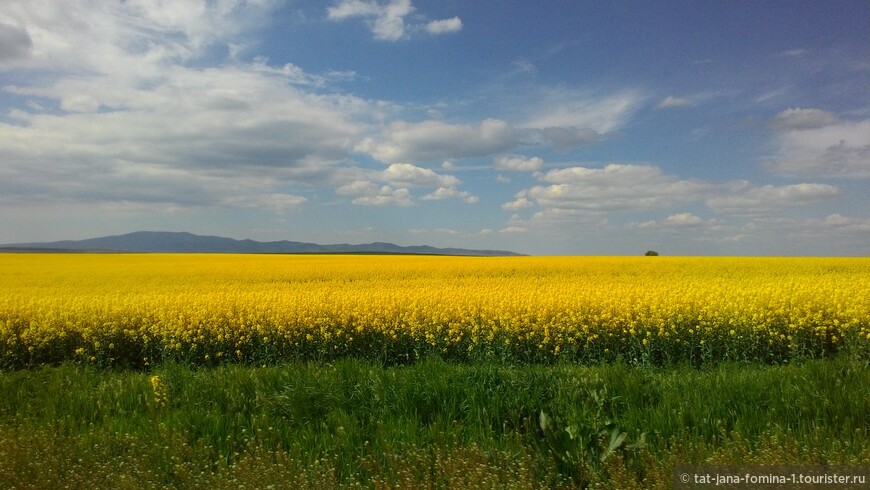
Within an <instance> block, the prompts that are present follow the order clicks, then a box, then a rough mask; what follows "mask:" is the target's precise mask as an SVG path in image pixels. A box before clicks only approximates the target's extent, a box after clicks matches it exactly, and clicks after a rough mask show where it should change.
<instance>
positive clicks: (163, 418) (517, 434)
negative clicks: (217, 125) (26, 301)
mask: <svg viewBox="0 0 870 490" xmlns="http://www.w3.org/2000/svg"><path fill="white" fill-rule="evenodd" d="M155 379H156V381H155ZM866 413H870V370H868V369H867V367H866V365H865V364H864V363H862V362H859V361H857V360H855V359H854V358H851V357H845V356H843V357H837V358H833V359H828V360H816V361H810V362H806V363H803V364H790V365H786V366H763V365H743V364H722V365H718V366H715V367H707V368H705V369H702V370H697V369H692V368H690V367H678V368H668V369H659V368H644V369H640V368H633V367H629V366H626V365H622V364H618V363H617V364H605V365H601V366H595V367H588V366H576V365H567V364H561V365H555V366H517V367H512V366H505V365H496V364H450V363H447V362H444V361H442V360H439V359H428V360H425V361H423V362H421V363H418V364H414V365H409V366H398V367H383V366H381V365H378V364H373V363H367V362H362V361H354V360H343V361H339V362H336V363H334V364H301V363H300V364H289V365H285V366H270V367H266V368H252V367H243V366H238V365H227V366H220V367H217V368H211V369H202V368H200V369H193V368H190V367H186V366H183V365H174V364H166V365H163V366H161V367H160V368H158V369H155V370H154V371H152V372H150V373H141V372H135V371H101V370H98V369H95V368H92V367H84V366H77V365H63V366H60V367H43V368H39V369H36V370H31V371H13V372H0V487H3V488H53V487H57V486H63V485H66V484H73V483H76V482H78V483H80V485H79V486H92V485H97V486H103V483H104V484H105V486H112V487H119V488H163V487H173V488H191V487H193V488H209V487H210V488H227V487H233V488H236V487H241V486H245V487H249V488H250V487H253V488H265V487H268V486H269V485H277V486H278V487H281V486H294V487H298V488H324V487H326V488H334V487H340V486H346V487H353V486H354V485H363V486H376V487H394V488H395V487H400V488H402V487H419V486H424V487H425V486H435V487H447V488H511V485H513V488H540V487H542V486H543V487H566V486H567V487H572V486H578V487H582V486H584V485H589V486H595V485H596V484H598V485H602V484H603V485H605V486H610V487H619V488H656V487H659V488H669V486H670V467H671V466H672V465H673V464H675V463H681V464H695V463H700V462H710V461H716V462H721V463H728V462H732V463H733V462H744V463H747V464H748V463H749V462H755V463H757V464H797V463H800V464H813V463H820V464H821V463H825V464H858V463H861V464H868V463H870V419H868V418H867V417H866V416H864V415H863V414H866ZM88 482H92V485H89V484H88ZM101 482H102V483H101ZM111 482H115V483H111ZM125 482H126V483H125ZM511 482H513V483H511ZM602 482H605V483H602ZM606 482H610V483H606ZM613 482H618V483H613Z"/></svg>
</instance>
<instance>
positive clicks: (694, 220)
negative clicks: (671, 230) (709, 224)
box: [663, 213, 704, 226]
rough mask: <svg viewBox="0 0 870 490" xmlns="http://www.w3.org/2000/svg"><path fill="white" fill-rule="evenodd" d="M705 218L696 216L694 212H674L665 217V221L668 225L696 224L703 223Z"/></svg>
mask: <svg viewBox="0 0 870 490" xmlns="http://www.w3.org/2000/svg"><path fill="white" fill-rule="evenodd" d="M703 222H704V220H702V219H701V218H699V217H697V216H695V215H694V214H692V213H677V214H672V215H670V216H668V217H667V218H665V219H664V221H663V223H664V224H665V225H667V226H695V225H700V224H701V223H703Z"/></svg>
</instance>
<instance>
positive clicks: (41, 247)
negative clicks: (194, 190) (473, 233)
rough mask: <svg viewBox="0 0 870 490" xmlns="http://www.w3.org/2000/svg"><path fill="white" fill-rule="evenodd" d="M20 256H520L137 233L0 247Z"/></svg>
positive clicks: (419, 247)
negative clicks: (205, 254) (314, 254)
mask: <svg viewBox="0 0 870 490" xmlns="http://www.w3.org/2000/svg"><path fill="white" fill-rule="evenodd" d="M3 250H6V251H20V252H155V253H375V254H428V255H482V256H499V255H521V254H518V253H515V252H509V251H505V250H469V249H464V248H436V247H431V246H429V245H416V246H410V247H403V246H400V245H396V244H393V243H383V242H374V243H364V244H360V245H350V244H346V243H342V244H335V245H318V244H316V243H305V242H291V241H288V240H281V241H276V242H258V241H255V240H235V239H232V238H225V237H219V236H202V235H194V234H193V233H186V232H165V231H137V232H134V233H127V234H126V235H113V236H104V237H99V238H90V239H87V240H63V241H59V242H43V243H13V244H7V245H0V251H3Z"/></svg>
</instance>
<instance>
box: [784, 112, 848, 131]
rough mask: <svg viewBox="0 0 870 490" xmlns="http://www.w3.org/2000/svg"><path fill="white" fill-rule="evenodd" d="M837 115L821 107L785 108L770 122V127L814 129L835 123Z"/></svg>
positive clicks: (786, 129)
mask: <svg viewBox="0 0 870 490" xmlns="http://www.w3.org/2000/svg"><path fill="white" fill-rule="evenodd" d="M836 122H837V116H836V115H834V113H833V112H828V111H824V110H821V109H800V108H795V109H786V110H784V111H782V112H780V113H779V114H777V115H776V117H774V118H773V121H771V122H770V127H771V128H773V129H775V130H777V131H790V130H794V129H816V128H822V127H825V126H830V125H832V124H836Z"/></svg>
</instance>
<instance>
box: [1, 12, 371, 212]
mask: <svg viewBox="0 0 870 490" xmlns="http://www.w3.org/2000/svg"><path fill="white" fill-rule="evenodd" d="M273 6H274V5H273V4H272V2H271V1H269V0H248V1H247V2H242V1H241V0H238V1H236V0H216V1H208V2H206V1H204V0H203V1H190V2H182V3H178V4H171V5H170V4H165V5H164V2H159V1H157V0H153V1H151V0H131V1H128V2H94V1H91V0H69V1H65V2H63V3H62V6H61V4H59V3H57V2H53V1H49V0H33V1H26V2H25V1H18V0H8V1H7V2H6V3H4V9H3V11H2V12H0V24H2V25H4V26H8V25H14V26H22V27H21V28H20V29H19V30H21V29H24V26H26V31H25V33H26V34H27V36H28V37H29V38H30V39H31V46H30V48H29V50H28V51H27V52H26V53H25V52H23V51H21V52H17V53H18V54H16V55H15V57H14V58H15V59H14V60H12V61H13V66H12V68H13V69H16V70H20V71H21V73H20V75H19V76H17V77H15V78H14V80H16V82H15V83H16V84H19V85H11V84H10V85H6V86H4V87H2V89H0V90H2V91H3V92H5V94H4V95H5V96H8V97H11V98H13V99H17V100H18V102H19V103H20V106H19V107H20V108H16V109H15V113H14V116H15V117H14V118H10V119H8V121H10V122H11V123H9V124H3V123H0V175H2V178H0V181H2V184H0V187H3V193H2V194H3V200H4V202H5V203H6V204H9V203H10V202H16V201H18V202H23V201H24V200H27V199H38V200H40V201H41V202H65V203H66V202H70V201H81V202H105V203H107V204H110V203H131V202H132V203H143V204H145V205H149V206H151V205H157V204H161V205H169V206H199V205H217V206H237V207H249V206H257V205H259V206H262V207H263V208H268V209H276V210H278V209H287V208H291V207H294V206H298V205H300V204H302V203H303V202H304V198H300V197H298V196H295V194H293V193H292V189H293V187H294V186H295V185H297V184H312V183H315V184H317V183H331V182H332V181H333V180H334V178H335V177H334V176H333V175H332V174H333V173H334V172H335V171H336V169H338V168H339V167H340V166H342V165H346V162H347V157H348V152H349V150H350V149H351V148H352V146H353V144H354V143H355V141H357V140H358V139H359V137H360V136H361V135H362V133H363V129H364V128H365V127H366V124H367V123H365V122H362V121H363V120H364V119H365V118H366V117H368V115H369V114H371V113H372V112H374V111H375V110H376V109H377V107H376V103H375V102H369V101H364V100H362V99H359V98H356V97H353V96H350V95H343V94H336V95H332V94H326V95H319V94H316V93H313V92H310V91H306V87H312V86H314V87H324V86H327V85H328V84H329V83H331V81H332V80H338V79H347V77H349V76H352V74H348V73H340V72H328V73H326V74H324V75H317V74H309V73H306V72H305V71H304V70H302V69H301V68H299V67H297V66H295V65H292V64H287V65H284V66H282V67H271V66H269V65H268V63H267V61H266V60H264V59H255V60H254V61H253V62H250V63H244V62H239V61H238V60H230V62H229V63H226V64H223V65H220V66H217V67H209V66H208V64H205V65H203V63H202V59H201V57H202V56H205V55H206V54H208V53H209V52H210V49H211V48H212V47H214V46H218V47H220V46H228V45H230V44H234V45H238V42H237V41H238V40H241V39H243V38H244V31H245V29H250V28H252V27H254V26H257V25H259V24H258V23H259V22H261V20H257V19H262V18H268V15H264V13H266V12H268V10H269V9H270V8H272V7H273ZM4 29H5V28H4ZM7 30H8V29H7ZM0 35H5V34H2V33H0ZM7 37H8V36H7ZM13 37H14V36H13ZM3 56H6V59H7V60H8V59H10V58H13V57H12V56H11V55H8V53H7V54H4V55H3ZM0 63H3V61H0ZM46 68H49V70H45V69H46ZM28 70H41V71H40V73H42V75H40V79H39V80H40V83H38V84H36V83H27V82H26V80H28V78H29V76H28V75H29V74H30V71H28ZM143 179H144V180H143ZM249 184H250V185H249ZM288 190H289V192H288Z"/></svg>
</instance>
